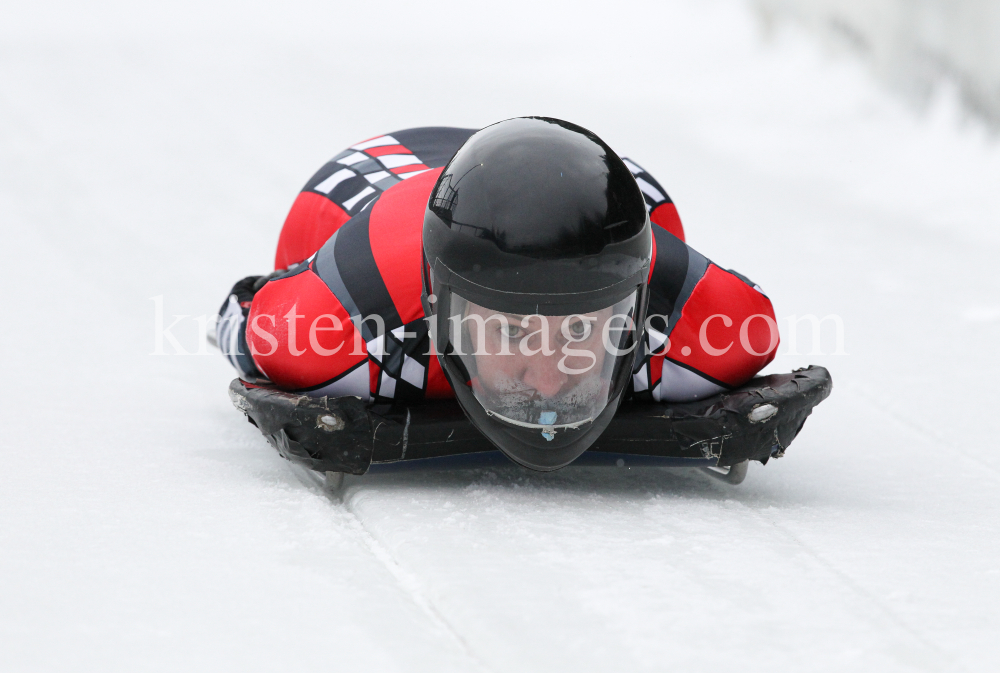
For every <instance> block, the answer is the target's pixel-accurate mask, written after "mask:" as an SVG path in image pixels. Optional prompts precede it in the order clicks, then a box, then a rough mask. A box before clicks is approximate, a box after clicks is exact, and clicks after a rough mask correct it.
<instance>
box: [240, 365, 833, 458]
mask: <svg viewBox="0 0 1000 673" xmlns="http://www.w3.org/2000/svg"><path fill="white" fill-rule="evenodd" d="M832 387H833V382H832V380H831V379H830V373H829V372H828V371H827V370H826V369H825V368H823V367H807V368H805V369H800V370H798V371H795V372H792V373H790V374H772V375H770V376H759V377H757V378H754V379H752V380H751V381H750V382H749V383H747V384H746V385H744V386H743V387H741V388H738V389H736V390H733V391H727V392H725V393H720V394H719V395H716V396H714V397H710V398H707V399H704V400H700V401H698V402H685V403H680V404H677V403H671V404H668V403H659V402H649V403H639V402H630V401H626V402H624V403H623V404H622V405H621V406H620V407H619V408H618V412H617V413H616V414H615V418H614V420H612V422H611V424H610V425H609V426H608V428H607V429H606V430H605V431H604V433H603V434H602V435H601V437H600V439H598V440H597V442H596V443H595V444H594V445H593V446H592V447H590V448H589V449H588V450H587V451H586V453H585V454H584V456H582V457H581V459H589V460H585V461H583V462H587V463H591V464H593V463H597V464H601V463H607V464H614V462H613V461H612V460H602V459H601V458H602V457H605V458H612V456H615V455H618V454H627V455H630V456H636V457H639V456H642V457H649V458H654V457H657V458H672V459H689V460H690V461H691V463H690V464H691V465H706V464H710V465H717V466H719V467H729V466H732V465H736V464H738V463H742V462H744V461H747V460H757V461H760V462H761V463H766V462H767V461H768V459H770V458H771V457H772V456H774V457H781V456H782V455H784V453H785V450H786V449H787V448H788V446H789V445H790V444H791V443H792V440H793V439H795V437H796V435H798V434H799V431H800V430H801V429H802V426H803V424H804V423H805V421H806V418H807V417H808V416H809V414H810V413H812V410H813V407H815V406H816V405H817V404H819V403H820V402H822V401H823V400H825V399H826V398H827V397H828V396H829V395H830V390H831V389H832ZM229 397H230V399H232V401H233V405H235V406H236V408H237V409H239V410H240V411H242V412H243V413H244V414H245V415H246V417H247V419H248V420H249V421H250V422H251V423H253V424H254V425H255V426H257V428H258V429H260V431H261V433H262V434H263V435H264V437H265V438H266V439H267V441H268V442H270V443H271V445H272V446H274V448H276V449H277V450H278V452H279V453H280V454H281V455H282V456H284V457H285V458H287V459H288V460H291V461H294V462H296V463H300V464H302V465H304V466H306V467H308V468H310V469H312V470H316V471H318V472H347V473H350V474H364V473H365V472H367V471H368V468H369V467H370V466H371V465H372V463H391V462H396V461H401V460H417V459H423V458H435V457H441V456H454V455H458V454H468V453H479V452H485V451H494V450H495V448H494V447H493V446H492V445H491V444H490V443H489V442H488V441H487V440H486V438H485V437H483V436H482V435H481V434H480V433H479V431H478V430H476V429H475V427H473V425H472V424H471V423H469V421H468V420H467V419H466V417H465V414H464V413H463V412H462V410H461V408H460V407H459V406H458V403H456V402H454V401H451V400H449V401H440V402H424V403H422V404H415V405H409V406H406V405H402V404H394V405H387V404H385V405H383V404H374V405H370V404H367V403H365V402H363V401H362V400H361V399H360V398H357V397H308V396H306V395H301V394H295V393H287V392H283V391H281V390H278V389H277V388H274V387H270V386H266V385H259V384H251V383H247V382H245V381H241V380H240V379H235V380H234V381H233V382H232V383H230V384H229ZM640 462H641V461H640ZM673 462H674V464H676V463H677V462H680V463H681V464H684V463H686V462H687V461H686V460H680V461H676V460H675V461H673ZM619 464H620V463H619Z"/></svg>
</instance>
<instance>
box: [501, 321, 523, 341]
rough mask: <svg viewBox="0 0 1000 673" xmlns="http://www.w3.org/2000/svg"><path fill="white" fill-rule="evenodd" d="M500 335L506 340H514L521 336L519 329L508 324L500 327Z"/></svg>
mask: <svg viewBox="0 0 1000 673" xmlns="http://www.w3.org/2000/svg"><path fill="white" fill-rule="evenodd" d="M500 334H501V335H502V336H504V337H506V338H508V339H516V338H517V337H519V336H521V328H520V327H518V326H517V325H511V324H510V323H508V324H506V325H502V326H501V327H500Z"/></svg>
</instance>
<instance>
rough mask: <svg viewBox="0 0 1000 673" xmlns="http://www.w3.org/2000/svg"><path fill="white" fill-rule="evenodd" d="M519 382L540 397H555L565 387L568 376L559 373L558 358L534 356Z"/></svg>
mask: <svg viewBox="0 0 1000 673" xmlns="http://www.w3.org/2000/svg"><path fill="white" fill-rule="evenodd" d="M521 380H522V381H523V382H524V384H525V385H528V386H531V387H532V388H534V389H535V390H536V391H537V392H538V394H539V395H541V396H542V397H555V396H556V395H558V394H559V391H560V390H562V389H563V386H564V385H566V381H568V380H569V376H567V375H566V374H564V373H563V372H562V371H560V369H559V357H557V356H545V355H536V356H535V357H533V358H531V363H530V364H529V365H528V368H527V369H526V370H525V372H524V376H523V377H522V378H521Z"/></svg>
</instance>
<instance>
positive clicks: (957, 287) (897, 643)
mask: <svg viewBox="0 0 1000 673" xmlns="http://www.w3.org/2000/svg"><path fill="white" fill-rule="evenodd" d="M138 7H139V6H138V5H137V6H133V5H131V4H127V3H122V4H120V5H115V4H113V3H103V4H98V5H91V6H88V8H87V9H86V10H84V9H81V8H77V7H76V6H75V5H71V4H65V5H60V4H57V3H47V4H43V5H38V4H36V5H31V6H25V7H24V8H18V9H13V8H5V9H3V10H2V20H0V38H2V39H0V232H2V244H0V274H2V275H0V278H2V280H0V283H2V288H3V294H2V297H3V309H4V310H3V321H2V323H0V353H2V356H0V357H2V359H0V362H2V364H3V371H4V375H5V381H4V383H5V385H4V386H3V388H2V392H0V424H2V425H0V427H2V428H3V432H2V434H0V577H2V578H3V581H2V582H0V670H3V671H50V670H51V671H55V670H60V671H63V670H107V671H118V670H121V671H160V670H162V671H176V670H193V671H224V670H234V671H235V670H239V671H271V670H278V669H282V670H296V671H320V670H322V671H327V670H337V671H349V670H365V671H435V672H438V671H496V672H500V671H661V670H671V671H717V670H740V671H766V672H767V673H774V672H775V671H837V672H838V673H839V672H841V671H845V670H864V671H879V672H880V673H881V672H884V671H966V670H967V671H984V670H992V669H994V668H997V667H998V666H1000V646H998V645H997V640H996V637H995V634H996V632H997V630H998V629H1000V617H998V615H1000V613H998V611H997V607H996V606H997V605H998V604H1000V565H998V561H997V559H998V558H1000V451H998V450H997V449H998V448H1000V447H998V444H997V440H996V437H995V433H994V432H993V430H992V423H993V420H992V413H993V407H995V406H996V403H995V399H996V395H997V393H996V386H995V381H997V380H998V375H1000V358H998V357H997V354H996V346H997V344H998V343H1000V279H998V276H997V274H996V271H995V269H996V259H997V256H998V253H1000V233H998V232H1000V229H998V227H997V224H998V222H1000V199H998V197H997V196H996V191H997V190H996V185H997V184H1000V148H998V146H997V142H996V140H995V139H990V138H989V137H988V136H987V134H986V133H985V132H984V131H983V130H982V129H980V128H979V127H978V126H976V124H975V123H969V122H963V121H962V116H961V114H960V113H959V111H957V110H956V109H955V108H954V107H953V104H952V101H953V98H952V97H950V95H949V94H948V93H947V92H945V93H943V94H942V95H941V96H940V97H939V99H938V101H937V102H936V103H935V105H934V106H933V107H932V108H931V109H929V110H927V111H925V112H923V113H918V112H915V111H913V110H910V109H908V108H907V107H906V106H905V105H904V104H902V103H900V102H899V101H897V100H896V99H895V98H893V97H892V95H891V94H889V93H886V92H883V91H881V90H880V89H879V88H878V86H877V85H876V84H874V83H873V81H872V80H871V79H870V78H869V77H868V75H867V74H866V72H865V70H864V69H863V68H862V67H860V66H859V65H858V64H857V63H855V62H854V61H852V60H851V59H850V58H847V57H843V56H836V55H826V54H824V53H823V52H821V51H820V50H819V49H818V48H817V47H816V46H815V45H813V44H812V42H811V41H810V39H809V38H808V37H807V36H804V35H800V34H798V33H795V32H794V31H783V30H782V31H779V32H778V34H777V35H775V36H773V38H772V39H771V40H770V41H765V40H764V39H763V38H762V35H761V33H760V31H758V30H757V28H756V25H755V23H754V16H753V14H752V13H751V12H750V10H749V9H748V8H747V7H746V6H744V5H742V4H740V3H738V2H722V1H716V0H712V1H710V2H699V3H695V2H689V3H686V2H679V1H673V0H672V1H670V2H665V3H664V2H658V3H648V4H643V3H625V4H621V3H618V4H615V5H605V4H593V5H590V4H588V3H576V4H574V5H572V11H569V10H568V9H567V8H565V7H556V6H552V7H546V6H543V5H539V4H538V3H523V4H521V3H516V2H515V3H506V4H504V5H502V6H497V7H491V8H483V9H471V7H473V6H472V5H469V6H464V5H463V6H459V5H446V4H426V5H420V6H418V4H417V3H406V4H402V3H400V4H394V3H392V2H389V3H378V4H377V5H371V4H368V5H365V4H360V5H357V6H356V7H350V8H338V7H336V6H333V5H331V4H329V3H325V4H324V3H315V4H311V3H308V2H304V1H303V2H292V3H286V4H284V5H282V9H280V10H279V9H276V8H268V7H265V6H260V7H256V6H255V7H247V6H246V5H235V4H225V3H211V4H198V5H195V4H183V3H181V4H176V3H175V4H172V5H171V6H170V7H169V8H167V7H166V6H164V8H159V7H158V6H149V7H145V8H142V9H141V10H140V9H139V8H138ZM527 17H530V21H529V20H526V19H527ZM446 36H452V40H453V41H451V42H449V43H448V44H445V43H444V42H443V40H444V39H445V37H446ZM595 44H602V45H611V47H613V48H607V49H594V48H593V45H595ZM623 101H626V102H627V103H623ZM521 114H546V115H551V116H557V117H564V118H567V119H570V120H573V121H575V122H577V123H580V124H582V125H584V126H587V127H589V128H592V129H593V130H595V131H596V132H598V133H600V134H601V135H602V136H603V137H605V139H606V140H608V142H609V143H610V144H611V145H612V146H614V147H616V148H619V150H620V151H621V152H622V153H623V154H627V155H628V156H630V157H633V158H634V159H635V160H636V161H639V162H640V163H641V164H642V165H643V166H644V167H646V168H647V169H649V170H651V171H652V172H653V173H654V174H655V175H656V176H657V178H658V179H659V180H660V181H661V182H662V183H663V184H664V186H665V187H666V188H667V189H668V190H669V192H670V194H671V196H672V197H673V198H674V200H675V201H676V202H677V204H678V208H679V210H680V213H681V216H682V218H683V219H684V221H685V225H686V227H687V229H688V232H689V241H690V242H691V244H692V245H693V246H694V247H696V248H697V249H699V250H700V251H701V252H703V253H704V254H706V255H707V256H709V257H710V258H711V259H713V260H714V261H716V262H717V263H719V264H721V265H723V266H726V267H730V268H735V269H737V270H739V271H740V272H742V273H744V274H746V275H748V276H749V277H751V278H753V279H754V280H755V281H756V282H758V283H759V284H760V285H761V286H762V287H763V288H764V289H765V291H766V292H767V293H768V294H769V295H770V296H771V297H772V299H773V301H774V304H775V308H776V311H777V313H778V315H779V319H780V320H784V318H785V317H787V316H790V315H793V314H795V315H798V316H802V315H804V314H810V313H811V314H815V315H817V316H819V317H823V316H826V315H829V314H837V315H839V316H841V317H842V320H843V324H844V328H845V341H844V346H845V348H844V350H845V351H846V353H844V354H834V350H835V343H834V338H833V330H832V323H831V322H827V323H824V326H823V330H825V332H824V336H823V339H822V350H823V353H824V354H817V355H802V354H793V353H789V352H788V349H789V346H790V344H789V339H788V335H787V325H786V323H784V322H781V323H780V324H781V327H782V331H783V336H784V338H785V343H784V346H783V347H782V353H783V354H782V355H781V356H780V357H779V358H778V361H777V362H776V363H775V364H774V365H773V367H772V369H774V370H789V369H791V368H794V367H799V366H803V365H806V364H809V363H815V364H820V365H823V366H826V367H828V368H829V369H830V370H831V372H832V373H833V376H834V379H835V382H836V385H835V389H834V392H833V395H832V396H831V398H830V399H829V400H827V401H826V402H824V403H823V404H822V405H821V406H820V407H819V408H818V409H817V411H816V412H815V413H814V415H813V416H812V417H811V418H810V420H809V421H808V423H807V425H806V427H805V430H804V431H803V433H802V434H801V435H800V437H799V438H798V439H797V440H796V442H795V444H794V445H793V446H792V448H791V449H790V450H789V452H788V455H787V456H786V457H785V458H783V459H781V460H778V461H774V462H772V463H770V464H769V465H767V466H766V467H761V466H760V465H757V464H753V465H751V468H750V472H749V475H748V477H747V479H746V481H745V482H744V483H743V484H742V485H741V486H739V487H731V486H728V485H726V484H723V483H721V482H718V481H716V480H712V479H710V478H709V477H707V476H706V475H703V474H700V473H697V472H695V471H690V472H688V471H682V470H670V469H627V468H625V469H592V468H570V469H566V470H563V471H560V472H557V473H554V474H547V475H542V474H534V473H528V472H525V471H523V470H521V469H519V468H517V467H515V466H513V465H510V464H507V463H504V462H497V463H484V464H472V465H469V466H465V467H461V468H458V469H452V470H443V469H436V468H434V467H433V466H423V467H414V468H413V469H394V470H393V469H389V470H381V471H378V472H373V473H371V474H368V475H366V476H364V477H360V478H353V477H348V478H346V479H345V480H344V481H343V483H342V484H340V485H338V486H337V487H336V488H335V489H332V490H331V489H330V488H327V487H326V486H325V485H324V484H323V483H321V482H318V481H317V480H316V479H314V478H312V477H309V476H307V475H302V474H298V473H296V472H294V471H293V470H292V469H291V467H290V465H289V464H288V463H286V462H285V461H283V460H281V459H280V458H279V457H278V456H277V454H276V453H275V452H274V451H273V450H272V449H271V448H270V447H269V446H268V445H267V444H266V443H265V442H264V440H263V439H262V438H261V437H260V435H259V434H258V433H257V431H256V430H255V429H254V428H253V427H251V426H250V425H249V424H247V423H246V422H245V421H244V420H243V419H242V418H241V416H240V415H239V414H238V413H237V412H236V411H235V410H233V408H232V407H231V405H230V403H229V400H228V399H227V395H226V386H227V384H228V382H229V380H230V379H231V377H232V372H231V370H230V369H228V367H227V366H226V364H225V362H224V361H223V360H222V358H220V357H218V356H217V355H216V354H213V353H210V352H209V351H208V350H207V349H206V351H205V353H204V354H198V353H197V352H196V351H198V350H199V349H200V343H201V342H200V341H199V338H198V323H197V321H196V318H197V316H202V315H208V314H211V313H213V312H214V311H215V310H216V309H217V307H218V305H219V303H221V301H222V299H223V297H224V294H225V292H226V290H227V289H228V288H229V287H230V285H231V284H232V282H234V280H236V279H238V278H240V277H242V276H244V275H248V274H252V273H261V272H264V271H267V270H268V269H269V266H270V263H271V261H272V254H273V249H274V245H275V243H276V240H277V234H278V230H279V228H280V225H281V222H282V220H283V218H284V215H285V212H286V211H287V209H288V207H289V206H290V204H291V202H292V200H293V198H294V196H295V194H296V193H297V191H298V189H299V188H300V187H301V185H302V183H303V182H304V180H305V179H306V178H307V177H308V176H309V175H310V174H311V173H312V172H313V171H314V170H315V168H316V167H317V166H319V165H320V164H322V163H323V162H324V161H325V160H326V159H328V158H329V156H331V155H332V154H333V153H335V152H337V151H339V150H340V149H341V148H342V147H343V146H345V145H347V144H349V143H351V142H355V141H357V140H359V139H363V138H366V137H370V136H372V135H375V134H377V133H382V132H386V131H391V130H393V129H397V128H404V127H409V126H416V125H435V124H445V125H464V126H477V125H485V124H488V123H490V122H493V121H496V120H499V119H503V118H506V117H510V116H515V115H521ZM157 297H159V298H160V299H152V298H157ZM157 301H160V302H162V307H163V310H164V314H165V323H164V327H167V326H169V325H170V324H171V322H173V321H174V316H175V315H186V316H188V317H186V318H182V319H180V320H179V321H178V322H177V323H176V326H175V327H174V328H173V329H172V332H171V333H172V334H174V335H175V336H176V339H177V342H178V345H180V346H181V347H182V348H184V349H186V350H187V351H191V354H189V355H178V354H174V352H175V348H174V345H173V344H171V343H170V342H169V340H168V341H166V342H164V344H163V349H164V351H165V353H167V354H164V355H160V356H155V355H150V353H151V352H153V351H154V349H155V348H156V343H155V341H154V333H155V332H154V315H155V307H156V306H157ZM811 338H812V335H811V333H810V331H809V329H808V328H807V327H803V328H801V329H800V332H799V338H798V352H799V353H808V352H809V351H810V350H811V347H812V344H811Z"/></svg>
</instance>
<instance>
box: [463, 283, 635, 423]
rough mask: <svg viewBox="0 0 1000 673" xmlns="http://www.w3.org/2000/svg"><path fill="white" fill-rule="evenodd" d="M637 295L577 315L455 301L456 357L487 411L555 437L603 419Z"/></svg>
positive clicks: (625, 355)
mask: <svg viewBox="0 0 1000 673" xmlns="http://www.w3.org/2000/svg"><path fill="white" fill-rule="evenodd" d="M636 297H637V293H636V292H634V291H633V292H632V293H630V294H629V295H628V296H626V297H625V298H623V299H621V300H619V301H617V302H615V303H614V304H611V305H610V306H607V307H605V308H602V309H599V310H596V311H590V312H587V313H578V314H570V315H544V314H541V313H535V314H530V315H522V314H513V313H506V312H503V311H499V310H494V309H491V308H489V307H486V306H482V305H480V304H477V303H475V302H473V301H470V300H467V299H465V298H464V297H462V296H461V295H459V294H454V293H453V294H452V295H451V302H450V306H449V315H448V330H449V334H448V336H449V342H450V343H449V345H450V347H451V355H453V356H455V357H456V358H457V359H458V360H459V361H460V362H461V363H462V365H463V367H464V369H465V373H466V375H467V380H468V382H469V386H470V388H471V390H472V393H473V395H474V396H475V398H476V400H477V401H478V402H479V404H481V405H482V406H483V408H484V409H485V410H486V413H487V414H489V415H490V416H492V417H494V418H496V419H497V420H499V421H502V422H505V423H508V424H510V425H514V426H519V427H522V428H529V429H533V430H537V431H538V432H539V433H540V434H541V436H542V437H543V438H544V439H546V440H548V441H552V440H553V439H554V438H555V436H556V434H557V433H559V432H561V431H564V430H570V429H575V428H581V427H583V426H585V425H587V424H588V423H590V422H592V421H593V420H594V419H595V418H597V417H598V416H599V415H600V413H601V412H602V411H603V410H604V408H605V407H606V406H607V405H608V403H609V401H610V400H611V398H612V396H613V394H614V393H615V392H616V391H615V390H613V388H614V385H613V382H614V380H615V378H616V375H617V372H618V370H619V369H620V368H621V366H622V364H623V363H624V362H626V361H627V360H628V356H629V353H630V352H631V348H630V347H634V346H632V344H634V343H635V340H634V339H633V338H632V337H633V336H634V330H635V315H636V308H637V307H636Z"/></svg>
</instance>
